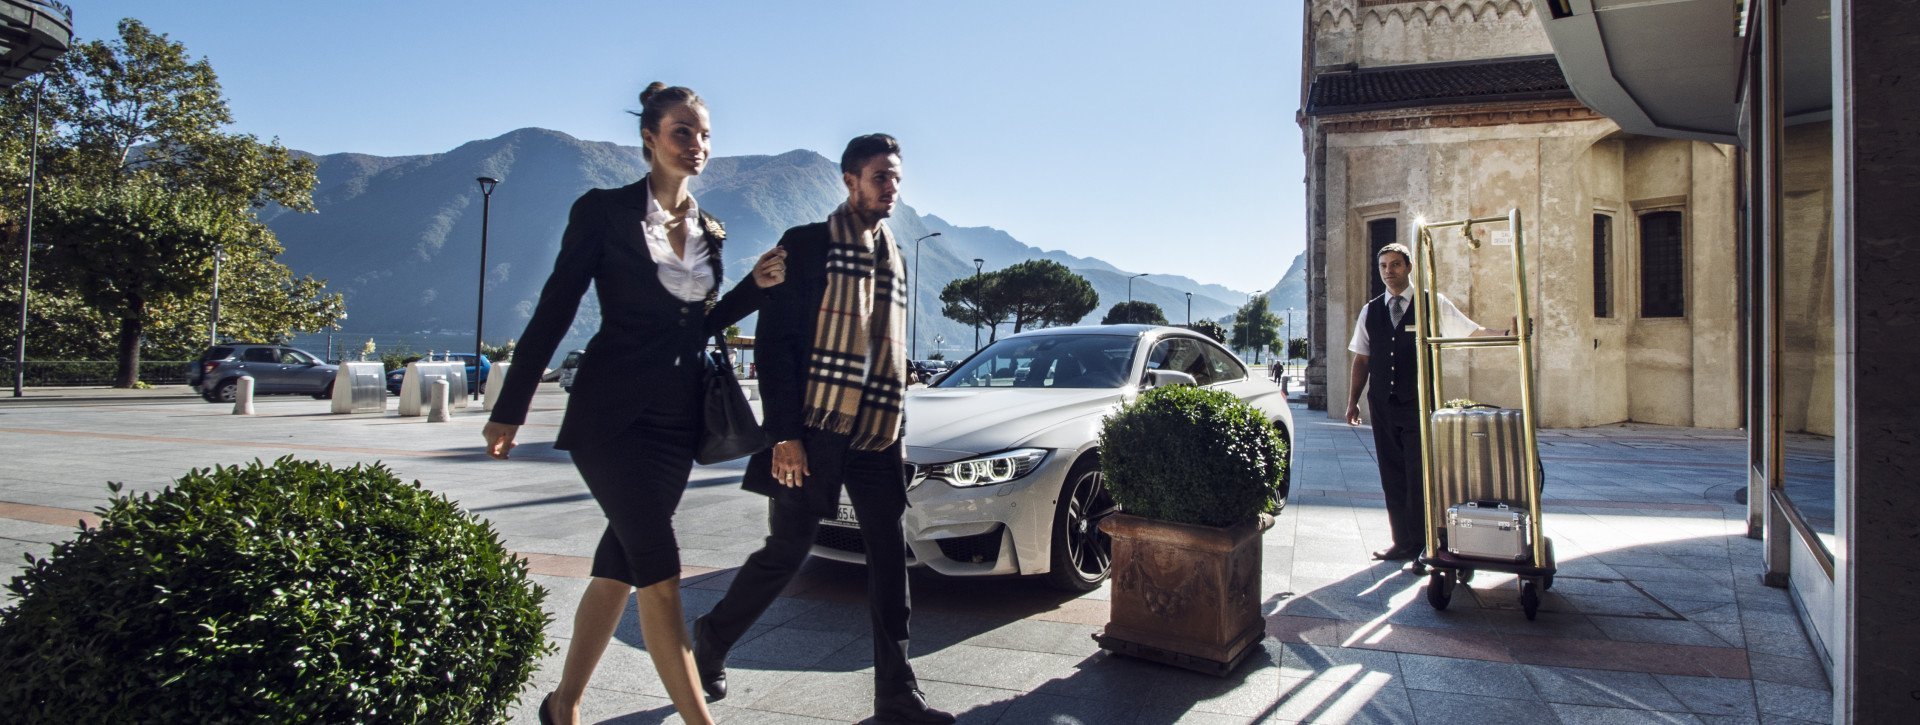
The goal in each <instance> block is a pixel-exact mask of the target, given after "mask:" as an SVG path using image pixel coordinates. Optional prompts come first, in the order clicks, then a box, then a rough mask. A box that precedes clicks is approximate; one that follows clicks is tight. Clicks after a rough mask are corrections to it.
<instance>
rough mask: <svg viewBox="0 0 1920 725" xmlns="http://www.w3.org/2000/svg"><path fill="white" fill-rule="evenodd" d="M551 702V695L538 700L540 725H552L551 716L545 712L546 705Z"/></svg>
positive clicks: (548, 694)
mask: <svg viewBox="0 0 1920 725" xmlns="http://www.w3.org/2000/svg"><path fill="white" fill-rule="evenodd" d="M552 702H553V693H547V696H546V697H543V698H541V699H540V725H553V715H552V714H551V713H548V712H547V705H549V704H552Z"/></svg>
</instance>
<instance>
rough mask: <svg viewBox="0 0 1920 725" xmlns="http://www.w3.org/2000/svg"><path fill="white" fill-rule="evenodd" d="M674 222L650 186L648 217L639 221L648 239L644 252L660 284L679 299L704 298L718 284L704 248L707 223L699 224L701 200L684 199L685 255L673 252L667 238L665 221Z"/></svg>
mask: <svg viewBox="0 0 1920 725" xmlns="http://www.w3.org/2000/svg"><path fill="white" fill-rule="evenodd" d="M670 221H673V212H670V211H667V210H666V209H664V208H662V207H661V206H660V201H659V200H657V199H655V198H653V187H652V186H651V185H649V186H648V187H647V217H646V219H644V220H642V221H641V222H640V227H641V231H642V232H643V233H644V234H645V235H646V238H647V252H648V253H650V254H651V255H652V256H653V263H654V265H656V266H657V267H658V268H659V270H660V284H661V286H664V287H666V288H667V292H668V293H669V294H672V295H673V296H674V297H676V298H678V299H680V301H682V302H699V301H701V300H704V299H706V298H707V293H708V292H711V291H712V290H713V286H714V285H715V284H718V282H717V281H715V280H714V278H713V265H712V263H711V261H710V259H709V258H710V256H711V254H710V252H709V250H708V249H707V230H706V225H704V224H701V223H700V203H699V202H697V201H694V200H693V198H692V197H688V198H687V213H686V218H685V219H684V220H682V221H681V224H683V225H684V226H686V228H687V245H686V252H687V253H686V254H685V255H675V254H674V253H673V242H672V241H670V240H668V239H667V222H670Z"/></svg>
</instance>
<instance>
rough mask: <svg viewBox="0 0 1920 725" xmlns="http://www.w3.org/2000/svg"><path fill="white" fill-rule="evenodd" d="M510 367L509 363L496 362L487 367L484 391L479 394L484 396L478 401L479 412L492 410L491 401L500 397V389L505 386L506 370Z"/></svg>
mask: <svg viewBox="0 0 1920 725" xmlns="http://www.w3.org/2000/svg"><path fill="white" fill-rule="evenodd" d="M511 367H513V363H509V362H497V363H494V364H492V365H490V366H488V370H487V384H486V385H485V386H483V387H484V388H485V390H484V391H482V393H481V395H482V396H484V397H482V398H481V401H480V402H481V405H480V409H481V410H489V411H490V410H493V401H494V400H496V399H498V398H499V397H500V391H501V389H503V388H505V387H506V386H507V370H508V369H509V368H511Z"/></svg>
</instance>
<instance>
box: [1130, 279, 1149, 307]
mask: <svg viewBox="0 0 1920 725" xmlns="http://www.w3.org/2000/svg"><path fill="white" fill-rule="evenodd" d="M1145 276H1147V273H1146V272H1141V273H1139V274H1136V275H1134V276H1132V277H1128V278H1127V301H1128V302H1132V301H1133V281H1134V280H1136V279H1139V278H1141V277H1145Z"/></svg>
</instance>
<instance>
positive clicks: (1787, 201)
mask: <svg viewBox="0 0 1920 725" xmlns="http://www.w3.org/2000/svg"><path fill="white" fill-rule="evenodd" d="M1782 142H1783V143H1782V147H1783V148H1782V154H1781V163H1780V188H1781V199H1780V200H1779V203H1780V214H1781V229H1780V236H1779V244H1780V250H1779V254H1778V257H1777V258H1778V259H1779V260H1780V383H1781V385H1780V403H1779V404H1780V413H1781V416H1780V428H1781V434H1782V435H1781V442H1782V448H1783V453H1784V454H1785V461H1784V466H1783V468H1784V470H1783V471H1782V476H1781V479H1782V482H1781V487H1782V488H1783V490H1784V492H1785V494H1786V498H1787V500H1788V502H1789V503H1790V504H1791V505H1792V506H1793V508H1794V509H1795V510H1796V511H1797V512H1799V514H1800V518H1801V519H1802V520H1804V521H1805V522H1806V524H1807V526H1808V528H1810V529H1812V530H1813V533H1815V534H1816V535H1818V537H1819V538H1820V540H1821V541H1823V542H1824V543H1825V544H1826V548H1827V551H1828V552H1829V555H1831V552H1832V550H1833V536H1834V529H1833V526H1834V516H1833V502H1834V451H1833V432H1834V430H1833V426H1834V400H1833V384H1834V377H1833V375H1834V371H1833V361H1834V356H1833V319H1834V316H1833V293H1834V290H1833V280H1834V270H1833V133H1832V123H1831V122H1830V121H1824V120H1822V121H1813V122H1807V123H1798V124H1793V125H1789V126H1788V127H1787V128H1786V130H1785V135H1784V137H1783V139H1782Z"/></svg>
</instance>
